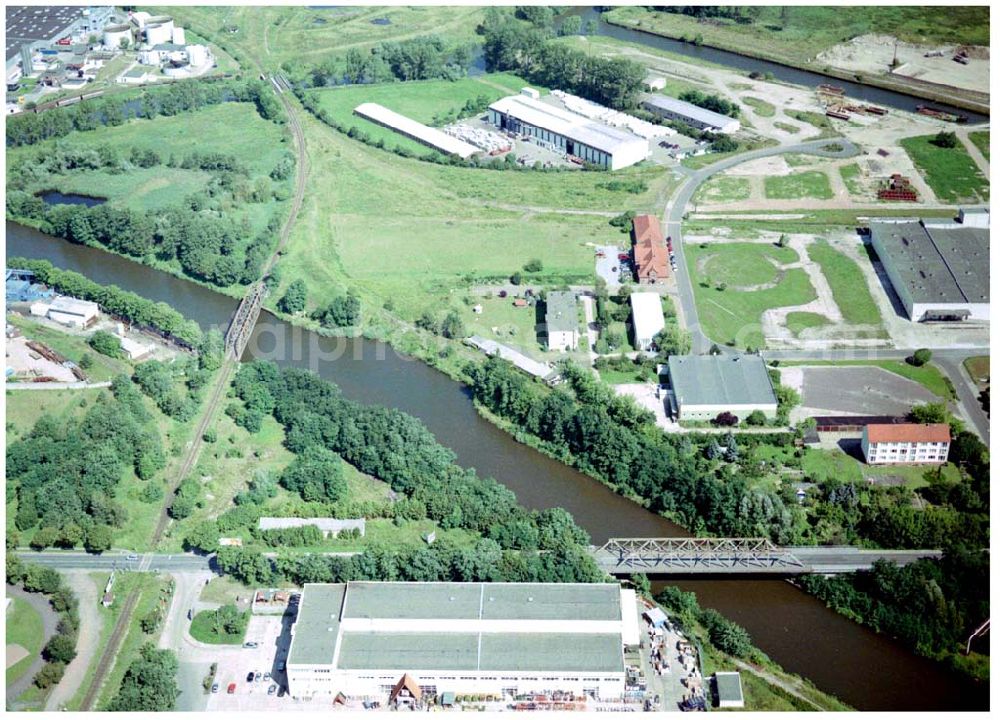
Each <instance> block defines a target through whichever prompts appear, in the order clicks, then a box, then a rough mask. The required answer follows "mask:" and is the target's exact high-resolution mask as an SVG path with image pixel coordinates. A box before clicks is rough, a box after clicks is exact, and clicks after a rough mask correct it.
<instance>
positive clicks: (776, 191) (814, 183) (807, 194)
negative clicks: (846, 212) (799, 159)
mask: <svg viewBox="0 0 1000 720" xmlns="http://www.w3.org/2000/svg"><path fill="white" fill-rule="evenodd" d="M764 195H765V196H766V197H767V198H769V199H771V200H798V199H800V198H817V199H819V200H829V199H831V198H832V197H833V190H831V189H830V178H829V177H827V174H826V173H825V172H820V171H819V170H808V171H806V172H800V173H791V174H790V175H771V176H769V177H766V178H764Z"/></svg>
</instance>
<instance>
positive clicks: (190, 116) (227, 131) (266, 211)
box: [8, 103, 292, 230]
mask: <svg viewBox="0 0 1000 720" xmlns="http://www.w3.org/2000/svg"><path fill="white" fill-rule="evenodd" d="M56 142H58V143H59V144H65V145H69V146H71V147H74V148H81V149H83V148H87V149H90V148H96V147H98V146H100V145H104V144H109V145H113V146H116V147H119V148H131V147H138V148H142V149H150V150H155V151H156V152H157V153H159V155H160V156H161V158H163V160H164V161H166V160H167V159H169V158H170V156H171V155H174V156H176V157H177V158H183V157H184V156H185V155H188V154H190V153H192V152H195V151H197V152H221V153H226V154H228V155H233V156H235V157H236V158H237V159H238V160H240V161H241V162H243V163H244V164H246V166H247V167H248V168H249V169H250V171H251V174H252V175H267V174H268V173H270V172H271V170H272V169H273V168H274V166H275V165H277V164H278V161H279V160H280V159H281V158H282V157H283V156H284V155H285V153H286V152H290V151H291V150H292V148H291V145H290V144H289V143H290V139H289V137H288V135H287V131H286V130H285V129H283V128H282V127H281V126H279V125H276V124H274V123H271V122H268V121H266V120H263V119H261V117H260V116H259V115H258V114H257V111H256V110H255V109H254V107H253V106H252V105H251V104H249V103H223V104H221V105H214V106H210V107H207V108H204V109H201V110H197V111H195V112H191V113H184V114H181V115H176V116H173V117H157V118H153V119H150V120H146V119H136V120H131V121H129V122H127V123H125V124H124V125H120V126H118V127H101V128H98V129H96V130H88V131H85V132H75V133H72V134H71V135H69V136H67V137H65V138H60V139H58V140H49V141H47V142H45V143H40V144H38V145H33V146H28V147H22V148H12V149H10V150H9V152H8V159H9V161H16V160H17V159H19V158H21V157H34V156H35V154H36V153H45V152H46V150H47V149H49V148H52V147H54V145H55V143H56ZM208 177H209V176H208V174H207V173H204V172H201V171H192V170H181V169H175V168H168V167H166V166H164V165H161V166H157V167H153V168H150V169H146V170H132V171H129V172H126V173H121V174H119V175H110V174H108V173H104V172H81V173H68V174H66V175H52V176H48V177H46V178H43V179H42V180H40V181H39V182H38V183H37V187H32V188H29V189H30V190H31V191H37V190H60V191H64V192H80V191H83V192H86V193H88V194H94V195H100V196H102V197H107V198H108V200H109V202H110V203H111V204H113V205H118V206H122V207H130V208H135V209H137V210H140V209H158V208H162V207H165V206H168V205H174V204H177V203H180V202H181V201H182V200H183V198H184V197H185V196H186V195H189V194H190V193H192V192H197V191H201V190H202V189H203V188H204V187H205V184H206V182H207V180H208ZM287 204H288V201H284V202H280V203H279V202H277V201H275V200H271V201H270V202H267V203H255V204H248V205H244V206H241V207H240V208H238V209H237V212H239V213H245V214H246V215H247V216H248V218H249V220H250V222H251V225H252V227H253V228H254V229H255V230H257V229H260V228H261V227H263V226H264V225H265V224H266V222H267V219H268V218H269V217H270V215H271V214H272V213H273V212H275V211H278V212H283V209H284V206H285V205H287Z"/></svg>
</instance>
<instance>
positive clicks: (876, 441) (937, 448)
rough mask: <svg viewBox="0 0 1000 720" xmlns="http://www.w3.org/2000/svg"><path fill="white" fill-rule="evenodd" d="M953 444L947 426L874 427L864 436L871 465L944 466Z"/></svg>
mask: <svg viewBox="0 0 1000 720" xmlns="http://www.w3.org/2000/svg"><path fill="white" fill-rule="evenodd" d="M950 443H951V428H950V427H949V426H948V425H947V423H927V424H917V423H899V424H872V425H866V426H865V429H864V431H863V433H862V435H861V449H862V451H863V452H864V455H865V461H866V462H867V463H868V464H869V465H886V464H904V463H905V464H910V463H913V464H922V463H935V464H937V463H944V462H947V460H948V448H949V446H950Z"/></svg>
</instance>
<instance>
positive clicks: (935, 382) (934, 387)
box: [781, 360, 955, 400]
mask: <svg viewBox="0 0 1000 720" xmlns="http://www.w3.org/2000/svg"><path fill="white" fill-rule="evenodd" d="M781 364H782V365H789V366H792V365H818V366H824V365H833V366H838V367H840V366H843V367H850V366H855V367H857V366H862V367H864V366H868V367H879V368H882V369H883V370H888V371H889V372H891V373H895V374H896V375H899V376H901V377H904V378H906V379H907V380H913V381H914V382H916V383H920V384H921V385H923V386H924V387H925V388H927V389H928V390H930V391H931V392H932V393H934V394H935V395H937V396H938V397H941V398H944V399H945V400H954V399H955V390H954V388H952V385H951V381H950V380H949V379H948V378H947V377H945V376H944V375H942V374H941V371H940V370H938V369H937V368H936V367H934V366H933V365H931V364H927V365H924V366H922V367H916V366H914V365H910V364H909V363H908V362H905V361H903V360H802V361H793V360H788V361H782V363H781Z"/></svg>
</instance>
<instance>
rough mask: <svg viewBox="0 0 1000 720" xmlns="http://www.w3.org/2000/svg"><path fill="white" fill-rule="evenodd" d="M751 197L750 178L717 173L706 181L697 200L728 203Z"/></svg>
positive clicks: (698, 193)
mask: <svg viewBox="0 0 1000 720" xmlns="http://www.w3.org/2000/svg"><path fill="white" fill-rule="evenodd" d="M749 198H750V179H749V178H745V177H733V176H731V175H716V176H715V177H713V178H711V179H709V180H708V181H707V182H705V183H704V184H703V185H702V186H701V187H700V188H698V192H697V193H696V195H695V202H700V203H726V202H736V201H738V200H747V199H749Z"/></svg>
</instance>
